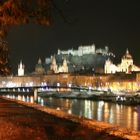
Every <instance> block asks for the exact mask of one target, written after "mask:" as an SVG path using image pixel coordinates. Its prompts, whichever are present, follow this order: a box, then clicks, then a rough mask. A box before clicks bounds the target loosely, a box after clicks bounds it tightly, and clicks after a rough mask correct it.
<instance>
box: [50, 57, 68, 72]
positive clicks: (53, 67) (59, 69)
mask: <svg viewBox="0 0 140 140" xmlns="http://www.w3.org/2000/svg"><path fill="white" fill-rule="evenodd" d="M50 70H52V71H53V72H54V73H67V72H68V65H67V60H66V58H64V59H63V64H62V65H59V66H58V65H57V63H56V59H55V56H53V57H52V61H51V66H50Z"/></svg>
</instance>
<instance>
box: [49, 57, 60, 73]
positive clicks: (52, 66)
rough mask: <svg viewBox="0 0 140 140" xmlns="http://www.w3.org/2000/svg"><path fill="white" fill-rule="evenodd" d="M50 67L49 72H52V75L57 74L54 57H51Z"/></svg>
mask: <svg viewBox="0 0 140 140" xmlns="http://www.w3.org/2000/svg"><path fill="white" fill-rule="evenodd" d="M51 60H52V61H51V66H50V70H52V71H53V72H54V73H57V72H58V71H57V64H56V59H55V56H52V59H51Z"/></svg>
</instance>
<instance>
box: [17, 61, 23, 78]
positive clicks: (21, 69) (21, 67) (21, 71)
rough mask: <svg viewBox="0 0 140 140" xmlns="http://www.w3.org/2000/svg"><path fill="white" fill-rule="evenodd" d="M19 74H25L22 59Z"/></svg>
mask: <svg viewBox="0 0 140 140" xmlns="http://www.w3.org/2000/svg"><path fill="white" fill-rule="evenodd" d="M18 76H24V65H23V64H22V61H20V64H19V65H18Z"/></svg>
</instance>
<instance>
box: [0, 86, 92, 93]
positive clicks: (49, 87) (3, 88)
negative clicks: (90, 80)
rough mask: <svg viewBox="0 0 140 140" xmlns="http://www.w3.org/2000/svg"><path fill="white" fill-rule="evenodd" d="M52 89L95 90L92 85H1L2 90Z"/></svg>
mask: <svg viewBox="0 0 140 140" xmlns="http://www.w3.org/2000/svg"><path fill="white" fill-rule="evenodd" d="M51 89H58V90H59V89H70V90H79V91H80V90H86V91H88V90H93V89H92V88H90V87H83V86H59V85H57V86H54V85H45V86H41V85H39V86H18V87H0V92H34V91H35V90H37V91H38V92H43V91H49V90H51Z"/></svg>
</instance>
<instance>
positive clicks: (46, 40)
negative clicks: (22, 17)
mask: <svg viewBox="0 0 140 140" xmlns="http://www.w3.org/2000/svg"><path fill="white" fill-rule="evenodd" d="M79 3H80V4H79ZM56 4H57V5H58V7H60V9H62V10H63V12H64V15H65V17H66V19H68V21H69V22H65V21H64V20H63V18H62V17H61V16H60V15H59V14H58V12H56V11H55V10H54V11H53V23H52V25H51V26H50V27H46V26H40V25H35V24H32V23H30V24H28V25H21V26H15V27H12V28H11V29H10V31H9V34H8V37H7V41H8V44H9V48H10V63H11V65H12V66H13V68H14V69H15V68H17V64H18V62H19V61H20V60H23V61H24V63H25V65H26V66H27V67H28V71H32V70H33V69H34V65H35V64H36V62H37V60H38V58H39V57H41V59H42V61H43V60H45V58H46V57H49V56H50V55H51V54H54V53H56V52H57V50H58V48H60V49H64V50H67V49H68V48H74V49H76V48H77V47H78V46H80V45H91V44H93V43H95V44H96V46H97V48H104V46H108V47H109V48H110V50H111V52H113V53H115V54H116V61H118V62H119V61H120V58H121V56H122V55H123V54H124V52H125V50H126V48H128V49H129V51H130V52H131V54H132V56H134V61H135V62H136V65H138V66H139V65H140V62H139V51H140V49H139V46H140V41H139V34H140V30H139V22H140V21H139V18H138V17H139V13H140V12H139V7H138V4H137V2H135V1H134V2H128V1H127V3H126V1H123V2H122V1H113V2H112V1H110V0H108V1H96V0H95V1H93V0H89V1H87V2H84V1H79V0H77V1H71V0H69V1H61V2H58V1H56ZM31 54H32V55H31ZM29 58H30V59H29Z"/></svg>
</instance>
